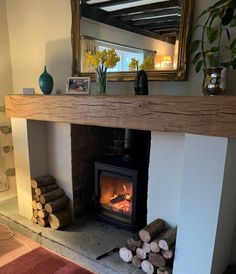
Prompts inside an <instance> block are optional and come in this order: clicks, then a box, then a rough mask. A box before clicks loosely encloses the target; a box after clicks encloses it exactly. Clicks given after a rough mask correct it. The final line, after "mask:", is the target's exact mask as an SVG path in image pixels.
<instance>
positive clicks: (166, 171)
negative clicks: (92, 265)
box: [147, 132, 185, 226]
mask: <svg viewBox="0 0 236 274" xmlns="http://www.w3.org/2000/svg"><path fill="white" fill-rule="evenodd" d="M184 139H185V135H184V134H179V133H161V132H152V135H151V150H150V164H149V181H148V201H147V208H148V212H147V222H148V223H150V222H151V221H153V220H155V219H156V218H163V219H164V220H166V221H167V222H168V223H169V224H170V225H172V226H176V225H177V224H178V219H179V204H180V194H181V184H182V165H183V150H184Z"/></svg>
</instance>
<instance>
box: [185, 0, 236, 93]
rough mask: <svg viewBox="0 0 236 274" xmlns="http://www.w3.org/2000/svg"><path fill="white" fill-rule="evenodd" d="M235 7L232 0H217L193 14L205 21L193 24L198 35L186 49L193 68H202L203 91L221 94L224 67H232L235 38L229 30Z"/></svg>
mask: <svg viewBox="0 0 236 274" xmlns="http://www.w3.org/2000/svg"><path fill="white" fill-rule="evenodd" d="M235 9H236V0H219V1H217V2H216V3H215V4H214V5H212V6H210V7H209V8H207V9H205V10H204V11H203V12H202V13H201V14H200V16H199V17H198V18H197V20H199V19H200V18H202V20H203V18H204V19H205V21H204V23H203V24H197V25H196V26H195V28H194V30H196V29H200V39H196V40H193V41H192V43H191V45H190V49H189V51H190V54H193V60H192V63H193V64H194V65H195V68H196V72H197V73H198V72H199V71H200V70H201V69H203V71H204V81H203V93H204V95H217V94H224V93H225V90H226V85H225V81H226V80H225V68H232V69H236V38H234V39H231V34H230V33H231V30H232V28H233V27H235V26H236V14H235Z"/></svg>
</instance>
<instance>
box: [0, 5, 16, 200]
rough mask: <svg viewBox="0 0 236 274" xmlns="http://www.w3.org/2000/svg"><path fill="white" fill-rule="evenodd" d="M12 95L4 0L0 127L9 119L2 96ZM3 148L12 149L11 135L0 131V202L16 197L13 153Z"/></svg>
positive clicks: (0, 14)
mask: <svg viewBox="0 0 236 274" xmlns="http://www.w3.org/2000/svg"><path fill="white" fill-rule="evenodd" d="M9 93H13V85H12V73H11V60H10V50H9V35H8V22H7V16H6V3H5V0H0V126H9V127H10V119H8V118H6V117H5V112H4V105H5V102H4V96H5V95H6V94H9ZM5 146H9V147H12V135H11V134H4V133H2V132H1V131H0V181H1V184H4V185H5V183H6V182H7V184H8V189H7V190H6V191H2V192H0V200H5V199H8V198H12V197H15V196H16V181H15V176H7V175H6V171H7V170H8V169H14V155H13V151H10V152H8V153H5V152H4V150H3V148H4V147H5Z"/></svg>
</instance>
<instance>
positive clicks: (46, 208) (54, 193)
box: [31, 175, 70, 229]
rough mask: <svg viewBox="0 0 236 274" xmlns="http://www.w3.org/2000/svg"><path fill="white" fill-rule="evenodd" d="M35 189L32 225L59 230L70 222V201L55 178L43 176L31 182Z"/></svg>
mask: <svg viewBox="0 0 236 274" xmlns="http://www.w3.org/2000/svg"><path fill="white" fill-rule="evenodd" d="M31 187H32V189H33V201H32V208H33V216H32V218H31V221H32V223H34V224H39V225H40V226H43V227H45V226H49V225H50V226H51V227H52V228H53V229H58V228H60V227H62V226H64V225H66V224H68V223H69V222H70V215H69V213H68V210H67V207H68V202H69V199H68V198H67V197H66V195H65V192H64V190H63V189H61V188H59V187H58V185H57V183H56V180H55V178H54V177H53V176H50V175H48V176H43V177H40V178H37V179H33V180H31Z"/></svg>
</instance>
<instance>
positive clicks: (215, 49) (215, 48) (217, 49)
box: [211, 47, 220, 52]
mask: <svg viewBox="0 0 236 274" xmlns="http://www.w3.org/2000/svg"><path fill="white" fill-rule="evenodd" d="M219 49H220V48H219V47H212V48H211V52H217V51H219Z"/></svg>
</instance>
